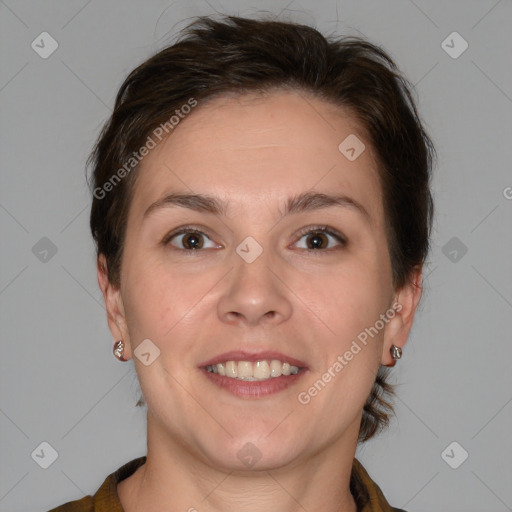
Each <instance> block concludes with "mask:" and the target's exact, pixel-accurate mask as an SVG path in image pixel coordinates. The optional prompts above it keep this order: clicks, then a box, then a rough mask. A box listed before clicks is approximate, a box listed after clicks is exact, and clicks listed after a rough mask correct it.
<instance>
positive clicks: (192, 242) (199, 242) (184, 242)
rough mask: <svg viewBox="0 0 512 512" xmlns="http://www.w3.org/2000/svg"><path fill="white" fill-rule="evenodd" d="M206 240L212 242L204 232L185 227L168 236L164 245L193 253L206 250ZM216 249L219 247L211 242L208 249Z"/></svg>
mask: <svg viewBox="0 0 512 512" xmlns="http://www.w3.org/2000/svg"><path fill="white" fill-rule="evenodd" d="M205 238H206V239H208V240H210V239H209V237H208V236H207V235H205V234H204V233H203V232H201V231H199V230H197V229H194V228H188V227H184V228H181V229H180V230H179V231H175V232H173V233H171V234H169V235H168V236H166V237H165V239H164V240H163V243H164V245H168V244H169V245H171V246H172V247H174V248H176V249H179V250H182V251H188V252H192V251H197V250H199V249H204V248H205V242H204V239H205ZM216 247H218V246H217V245H215V244H214V243H213V242H211V246H210V247H206V248H216Z"/></svg>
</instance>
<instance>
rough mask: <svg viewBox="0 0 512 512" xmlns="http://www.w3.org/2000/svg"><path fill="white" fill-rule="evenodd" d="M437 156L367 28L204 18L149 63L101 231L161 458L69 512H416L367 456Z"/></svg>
mask: <svg viewBox="0 0 512 512" xmlns="http://www.w3.org/2000/svg"><path fill="white" fill-rule="evenodd" d="M433 156H434V148H433V145H432V142H431V140H430V139H429V137H428V136H427V134H426V132H425V130H424V128H423V126H422V124H421V121H420V119H419V117H418V114H417V111H416V107H415V105H414V102H413V100H412V98H411V93H410V86H408V82H407V81H406V80H405V79H404V78H403V77H402V76H401V75H400V74H399V72H398V71H397V69H396V67H395V66H394V63H393V62H392V60H391V59H390V58H389V57H388V56H387V55H386V53H385V52H384V51H382V50H381V49H379V48H377V47H375V46H374V45H372V44H370V43H368V42H366V41H364V40H362V39H357V38H345V39H339V40H326V39H325V38H324V37H323V36H322V35H321V34H319V33H318V32H317V31H316V30H315V29H313V28H310V27H306V26H302V25H295V24H292V23H284V22H277V21H269V20H265V21H264V20H253V19H244V18H240V17H226V18H224V19H221V20H213V19H211V18H199V19H197V20H196V21H195V22H194V23H193V24H192V25H191V26H189V27H188V29H187V32H186V33H184V34H182V37H181V39H180V40H179V41H178V42H176V43H175V44H174V45H172V46H170V47H168V48H165V49H164V50H162V51H160V52H159V53H158V54H156V55H155V56H153V57H152V58H150V59H149V60H147V61H146V62H144V63H143V64H142V65H140V66H139V67H138V68H137V69H135V70H134V71H133V72H132V73H131V74H130V75H129V76H128V78H127V79H126V81H125V82H124V84H123V85H122V87H121V89H120V91H119V93H118V96H117V99H116V104H115V109H114V112H113V114H112V116H111V118H110V120H109V121H108V123H107V124H106V126H105V127H104V129H103V131H102V133H101V135H100V137H99V140H98V142H97V144H96V146H95V148H94V151H93V153H92V155H91V157H90V161H91V162H92V164H93V171H94V172H93V176H92V183H91V186H92V191H93V196H94V199H93V204H92V211H91V230H92V234H93V237H94V239H95V242H96V244H97V254H98V282H99V285H100V287H101V290H102V292H103V296H104V299H105V305H106V310H107V316H108V324H109V327H110V330H111V332H112V336H113V338H114V341H115V344H114V347H113V350H114V355H115V356H116V357H117V358H118V359H120V360H121V361H127V360H130V359H133V361H134V364H135V369H136V372H137V376H138V379H139V382H140V385H141V389H142V393H143V397H144V399H143V400H144V401H145V403H146V404H147V407H148V413H147V433H148V439H147V447H148V448H147V456H145V457H141V458H138V459H135V460H133V461H131V462H129V463H127V464H126V465H124V466H123V467H121V468H120V469H119V470H118V471H116V472H115V473H113V474H112V475H110V476H109V477H108V478H107V479H106V480H105V482H104V483H103V485H102V486H101V488H100V489H99V490H98V492H97V493H96V494H95V495H94V497H91V496H88V497H85V498H83V499H81V500H78V501H74V502H69V503H67V504H65V505H62V506H61V507H58V508H56V509H54V510H56V511H82V510H83V511H85V510H87V511H93V510H109V511H121V510H124V511H126V512H135V511H144V512H150V511H159V512H161V511H164V510H169V511H175V510H176V511H179V510H183V511H186V510H188V511H194V510H197V511H200V512H201V511H223V510H232V509H234V508H236V510H239V511H252V510H262V509H265V508H272V510H279V511H280V512H285V511H295V510H309V511H312V510H319V509H321V510H323V511H325V512H331V511H333V512H334V511H338V510H343V511H347V512H355V511H364V512H369V511H397V510H400V509H397V508H393V507H391V505H390V504H389V503H388V502H387V500H386V498H385V497H384V496H383V494H382V492H381V490H380V489H379V487H378V485H377V484H376V483H375V482H373V481H372V479H371V478H370V476H369V474H368V473H367V472H366V470H365V469H364V467H363V466H362V465H361V464H360V462H359V461H358V460H357V459H355V451H356V448H357V445H358V443H363V442H365V441H367V440H368V439H370V438H372V437H373V436H374V435H376V434H377V433H378V432H379V431H381V430H382V429H383V428H384V427H385V426H386V425H387V423H388V417H389V414H390V413H391V412H392V406H391V403H390V401H389V398H390V397H391V396H392V394H393V389H392V387H391V385H390V384H389V383H387V382H386V377H387V372H388V371H389V368H386V367H391V366H393V365H394V364H395V362H396V360H397V359H400V357H401V354H402V350H403V348H404V346H405V344H406V342H407V338H408V335H409V332H410V329H411V327H412V324H413V318H414V314H415V311H416V308H417V305H418V303H419V300H420V297H421V290H422V283H421V279H422V267H423V264H424V262H425V260H426V257H427V254H428V248H429V235H430V230H431V223H432V212H433V205H432V198H431V193H430V174H431V167H432V161H433ZM139 403H143V402H142V400H141V401H140V402H139Z"/></svg>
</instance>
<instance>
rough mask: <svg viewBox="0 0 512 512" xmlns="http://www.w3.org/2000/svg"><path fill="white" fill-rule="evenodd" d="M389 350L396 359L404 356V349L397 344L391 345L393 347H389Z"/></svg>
mask: <svg viewBox="0 0 512 512" xmlns="http://www.w3.org/2000/svg"><path fill="white" fill-rule="evenodd" d="M389 352H390V354H391V357H392V358H393V359H394V360H395V361H396V360H397V359H400V358H401V357H402V349H401V348H400V347H397V346H396V345H391V348H390V349H389Z"/></svg>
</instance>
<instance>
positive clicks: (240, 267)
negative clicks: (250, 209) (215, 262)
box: [218, 250, 293, 326]
mask: <svg viewBox="0 0 512 512" xmlns="http://www.w3.org/2000/svg"><path fill="white" fill-rule="evenodd" d="M233 262H234V268H233V269H232V270H231V272H229V273H228V275H227V276H226V281H225V283H224V289H223V293H222V295H221V297H220V299H219V302H218V314H219V317H220V319H221V321H223V322H225V323H230V324H237V323H244V324H246V325H247V326H255V325H258V324H261V323H262V322H263V323H272V324H276V325H278V324H280V323H282V322H284V321H286V320H287V319H288V318H290V316H291V313H292V303H291V297H293V293H292V292H291V291H290V289H289V288H288V287H287V286H286V280H287V277H286V271H285V269H284V267H283V266H279V265H278V263H277V262H276V260H272V258H270V257H269V256H268V251H266V250H264V251H263V252H262V254H261V255H260V256H258V258H256V260H254V261H252V262H251V263H248V262H247V261H245V260H244V259H243V258H242V257H240V256H239V255H238V254H236V253H235V255H234V257H233Z"/></svg>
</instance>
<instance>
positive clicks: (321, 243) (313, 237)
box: [300, 226, 346, 252]
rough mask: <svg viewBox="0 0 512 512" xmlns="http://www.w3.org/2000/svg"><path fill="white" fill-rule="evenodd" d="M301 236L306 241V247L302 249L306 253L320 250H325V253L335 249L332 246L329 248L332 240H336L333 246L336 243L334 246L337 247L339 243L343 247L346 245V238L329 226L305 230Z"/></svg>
mask: <svg viewBox="0 0 512 512" xmlns="http://www.w3.org/2000/svg"><path fill="white" fill-rule="evenodd" d="M300 235H301V236H300V239H302V238H305V239H306V246H305V247H301V248H302V249H305V250H306V251H317V250H319V249H320V250H321V249H324V252H325V251H326V250H329V249H333V248H334V247H332V246H331V247H328V245H329V243H330V242H331V240H332V239H334V242H331V244H332V243H334V245H336V243H337V244H338V245H341V246H342V247H344V246H345V245H346V240H345V237H344V236H343V235H342V234H341V233H339V232H338V231H336V230H334V229H332V228H329V227H327V226H318V227H313V228H308V229H306V230H304V231H303V232H302V233H301V234H300Z"/></svg>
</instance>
